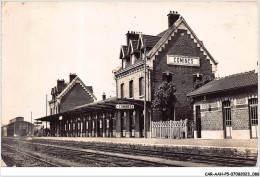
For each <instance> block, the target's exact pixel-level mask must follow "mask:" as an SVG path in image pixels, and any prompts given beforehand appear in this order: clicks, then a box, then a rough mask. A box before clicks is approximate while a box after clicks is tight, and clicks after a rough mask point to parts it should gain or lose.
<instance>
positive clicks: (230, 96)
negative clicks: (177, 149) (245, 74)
mask: <svg viewBox="0 0 260 177" xmlns="http://www.w3.org/2000/svg"><path fill="white" fill-rule="evenodd" d="M250 98H257V88H253V89H249V88H245V89H240V90H234V91H230V92H222V93H218V94H214V95H210V96H206V99H204V98H202V97H200V98H195V99H194V106H193V118H194V122H195V125H196V124H197V122H196V106H200V111H201V130H202V131H201V138H202V139H223V138H224V137H225V136H224V125H223V114H222V102H223V101H226V100H229V101H230V102H231V119H232V139H250V120H249V108H248V99H250ZM194 135H195V138H197V128H196V126H195V132H194Z"/></svg>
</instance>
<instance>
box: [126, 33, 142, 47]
mask: <svg viewBox="0 0 260 177" xmlns="http://www.w3.org/2000/svg"><path fill="white" fill-rule="evenodd" d="M139 34H140V33H138V32H135V31H128V32H127V33H126V44H127V45H129V41H130V40H138V38H139Z"/></svg>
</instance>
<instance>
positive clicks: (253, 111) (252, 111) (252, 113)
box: [248, 98, 258, 138]
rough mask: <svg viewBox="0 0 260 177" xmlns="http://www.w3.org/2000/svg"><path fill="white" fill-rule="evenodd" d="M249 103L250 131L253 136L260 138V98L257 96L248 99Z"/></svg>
mask: <svg viewBox="0 0 260 177" xmlns="http://www.w3.org/2000/svg"><path fill="white" fill-rule="evenodd" d="M248 105H249V121H250V131H251V132H250V133H251V138H258V136H257V134H258V111H257V108H258V100H257V98H252V99H250V100H248Z"/></svg>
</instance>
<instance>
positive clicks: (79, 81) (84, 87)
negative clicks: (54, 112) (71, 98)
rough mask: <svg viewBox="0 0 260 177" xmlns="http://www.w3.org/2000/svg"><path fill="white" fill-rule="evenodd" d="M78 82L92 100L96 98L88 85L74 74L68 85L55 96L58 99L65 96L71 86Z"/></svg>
mask: <svg viewBox="0 0 260 177" xmlns="http://www.w3.org/2000/svg"><path fill="white" fill-rule="evenodd" d="M76 83H78V84H79V85H80V86H81V87H82V88H83V89H84V90H85V92H86V94H88V95H90V96H91V97H92V98H93V99H94V100H97V98H96V96H95V95H94V94H93V92H91V91H90V90H89V89H88V87H87V86H86V85H85V84H84V83H83V82H82V80H81V79H80V78H79V77H78V76H76V77H75V78H74V79H73V80H72V81H71V82H70V83H69V84H68V86H67V87H66V88H65V89H64V90H63V91H62V92H61V93H60V94H59V95H58V96H57V98H58V99H61V98H62V97H63V96H65V95H66V94H67V93H68V92H69V91H70V90H71V89H72V88H73V86H74V85H75V84H76Z"/></svg>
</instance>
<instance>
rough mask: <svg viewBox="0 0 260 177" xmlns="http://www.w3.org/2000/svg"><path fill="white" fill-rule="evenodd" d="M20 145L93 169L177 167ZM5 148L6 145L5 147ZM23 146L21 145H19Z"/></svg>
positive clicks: (83, 152) (30, 144)
mask: <svg viewBox="0 0 260 177" xmlns="http://www.w3.org/2000/svg"><path fill="white" fill-rule="evenodd" d="M2 142H3V143H4V144H12V143H14V142H16V141H5V140H4V141H2ZM20 143H23V144H26V145H23V148H25V149H28V150H30V151H35V150H36V148H35V145H36V146H37V151H40V153H44V154H48V155H50V156H54V157H55V158H60V159H63V160H68V161H73V162H75V163H79V164H82V165H83V166H84V165H85V166H93V167H97V166H99V167H107V166H111V167H132V166H136V167H151V166H152V167H166V166H177V165H171V164H165V163H158V162H152V161H146V160H140V159H132V158H127V157H118V156H115V155H112V154H109V155H107V154H106V153H95V152H86V151H82V150H80V149H74V148H71V147H69V148H68V147H61V146H55V145H51V144H39V143H31V142H26V141H20ZM4 146H5V145H4ZM19 146H21V144H19Z"/></svg>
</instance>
